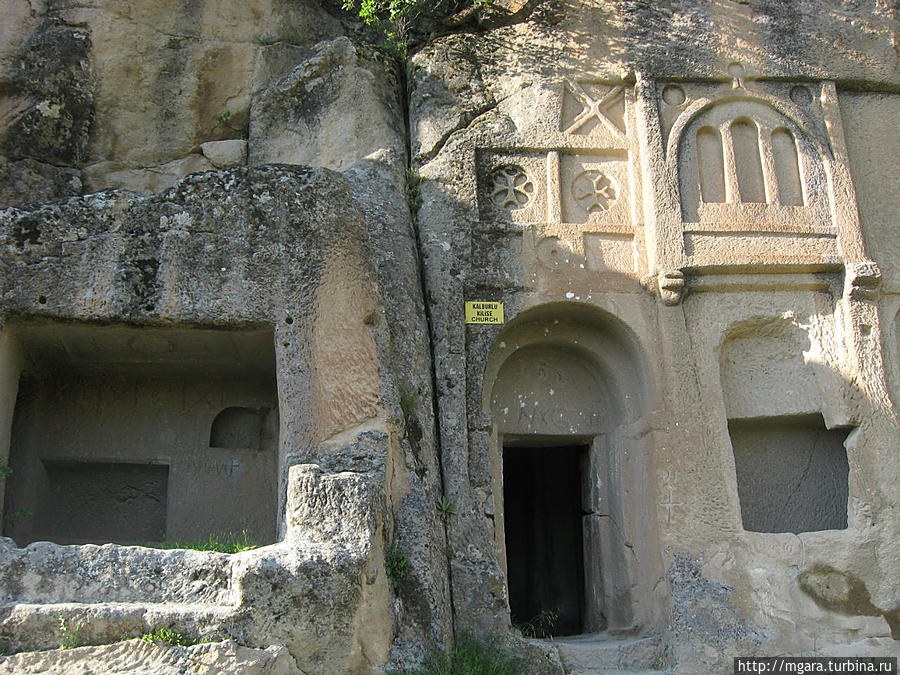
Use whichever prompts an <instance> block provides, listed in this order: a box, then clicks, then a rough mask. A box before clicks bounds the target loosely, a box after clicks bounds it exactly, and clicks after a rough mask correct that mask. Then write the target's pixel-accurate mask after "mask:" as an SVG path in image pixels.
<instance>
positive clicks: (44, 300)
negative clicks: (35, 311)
mask: <svg viewBox="0 0 900 675" xmlns="http://www.w3.org/2000/svg"><path fill="white" fill-rule="evenodd" d="M38 302H39V303H41V304H42V305H46V304H47V296H46V295H42V296H40V297H39V298H38Z"/></svg>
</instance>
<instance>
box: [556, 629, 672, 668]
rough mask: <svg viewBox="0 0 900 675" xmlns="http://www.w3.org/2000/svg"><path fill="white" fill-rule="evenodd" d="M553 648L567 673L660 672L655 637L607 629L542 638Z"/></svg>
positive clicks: (658, 648) (658, 647)
mask: <svg viewBox="0 0 900 675" xmlns="http://www.w3.org/2000/svg"><path fill="white" fill-rule="evenodd" d="M542 642H543V643H544V646H545V647H547V646H550V647H552V648H555V650H556V652H557V654H558V655H559V660H560V662H561V663H562V665H563V666H564V667H565V670H566V673H568V675H607V674H608V673H631V674H632V675H639V674H642V673H661V672H663V671H660V670H656V668H658V667H659V661H660V645H659V640H658V638H655V637H639V636H636V635H631V634H627V635H623V634H614V633H609V632H604V633H592V634H588V635H574V636H571V637H560V638H554V639H553V640H549V641H542Z"/></svg>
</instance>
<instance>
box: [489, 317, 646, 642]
mask: <svg viewBox="0 0 900 675" xmlns="http://www.w3.org/2000/svg"><path fill="white" fill-rule="evenodd" d="M484 382H485V385H484V387H485V388H484V406H485V408H486V410H487V411H489V412H490V413H491V418H492V423H493V433H492V452H493V455H494V462H493V463H494V467H495V468H494V496H495V500H496V501H497V502H498V503H497V509H496V511H497V513H498V514H499V518H498V521H497V523H498V527H497V532H496V544H497V548H498V551H500V552H501V564H502V565H503V566H504V569H505V570H506V573H507V583H508V591H509V603H510V615H511V620H512V622H513V624H517V625H519V626H521V627H524V628H525V630H526V632H530V633H531V634H535V635H538V636H545V637H549V636H554V637H555V636H563V635H574V634H580V633H589V632H595V631H598V630H603V629H605V628H628V627H632V626H633V625H634V598H633V597H632V596H633V587H634V584H635V570H634V563H633V560H632V556H633V546H634V545H633V541H634V540H635V537H638V538H640V537H645V536H646V534H645V533H642V532H636V531H635V529H636V527H637V528H638V529H639V528H640V526H635V525H634V523H635V522H640V521H642V520H646V519H644V518H641V517H638V518H637V521H635V516H636V511H638V510H650V509H649V508H648V506H649V504H647V503H644V504H640V505H636V504H634V500H636V499H637V500H640V496H639V493H640V489H637V490H635V489H633V488H634V487H635V486H636V485H645V484H647V483H648V481H646V480H643V477H642V474H643V472H645V471H646V467H645V465H644V463H643V462H641V461H638V462H637V463H636V464H635V463H634V462H633V461H632V460H634V459H640V457H641V456H643V455H646V452H645V448H644V447H643V446H642V441H640V440H636V439H634V438H632V437H631V436H632V434H630V433H629V432H628V431H627V429H628V427H629V425H630V424H632V423H633V422H634V421H635V420H637V419H639V418H641V417H642V416H643V415H644V414H645V412H646V409H647V399H648V392H647V384H646V383H647V377H646V373H645V369H644V367H643V361H642V358H641V357H640V353H639V350H638V349H637V346H636V340H634V338H633V337H632V336H631V334H630V332H629V331H628V330H627V328H625V326H624V325H623V324H621V322H619V321H617V320H616V319H615V318H613V317H611V316H610V315H609V314H606V313H605V312H602V311H601V310H599V309H597V308H594V307H587V306H583V305H568V304H564V305H546V306H541V307H538V308H535V309H532V310H529V311H528V312H525V313H523V314H522V315H520V316H519V317H517V318H516V319H515V320H513V321H511V322H510V323H509V324H508V325H507V326H506V327H505V329H504V330H503V331H502V332H501V333H500V335H499V336H498V338H497V340H496V342H495V344H494V348H493V350H492V352H491V355H490V357H489V358H488V362H487V367H486V370H485V380H484ZM629 452H630V454H631V458H630V459H629V460H627V461H624V462H623V456H627V455H628V454H629ZM645 501H646V500H645ZM636 507H637V508H636Z"/></svg>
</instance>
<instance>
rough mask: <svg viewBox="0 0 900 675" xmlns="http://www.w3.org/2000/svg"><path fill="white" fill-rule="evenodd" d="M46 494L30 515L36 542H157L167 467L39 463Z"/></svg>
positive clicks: (162, 520) (162, 521)
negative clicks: (34, 519)
mask: <svg viewBox="0 0 900 675" xmlns="http://www.w3.org/2000/svg"><path fill="white" fill-rule="evenodd" d="M43 465H44V470H45V471H46V473H47V489H46V490H45V491H43V492H42V494H41V495H40V496H39V499H40V501H39V502H38V504H37V508H36V511H35V515H36V522H35V532H36V535H37V538H38V539H52V540H53V541H56V542H59V543H65V544H81V543H86V542H95V541H103V540H106V539H107V538H109V539H114V540H116V541H119V542H123V543H124V542H127V541H133V542H134V543H140V542H153V541H161V540H162V539H164V538H165V536H166V493H167V487H168V480H169V467H168V466H164V465H152V464H105V463H94V462H43Z"/></svg>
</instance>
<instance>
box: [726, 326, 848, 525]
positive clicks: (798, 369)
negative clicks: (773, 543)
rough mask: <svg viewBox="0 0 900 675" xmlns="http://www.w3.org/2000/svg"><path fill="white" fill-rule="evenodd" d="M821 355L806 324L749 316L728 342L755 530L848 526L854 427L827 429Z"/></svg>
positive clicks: (732, 429)
mask: <svg viewBox="0 0 900 675" xmlns="http://www.w3.org/2000/svg"><path fill="white" fill-rule="evenodd" d="M816 352H817V347H816V346H814V345H813V343H812V340H811V338H810V335H809V333H807V331H806V329H804V328H802V327H801V326H799V325H797V324H795V323H792V322H791V321H790V320H787V319H770V320H760V321H749V322H747V323H745V324H742V325H740V326H738V327H736V328H735V329H733V330H732V331H731V332H730V333H729V335H728V336H727V337H726V339H725V341H724V343H723V345H722V348H721V352H720V362H719V366H720V374H721V378H722V389H723V393H724V396H725V407H726V411H727V415H728V433H729V437H730V439H731V447H732V450H733V451H734V464H735V473H736V478H737V489H738V498H739V500H740V506H741V520H742V522H743V527H744V529H745V530H747V531H749V532H764V533H765V532H770V533H771V532H793V533H799V532H813V531H820V530H838V529H846V528H847V500H848V491H849V487H848V483H849V472H850V468H849V463H848V460H847V450H846V447H845V442H846V440H847V437H848V435H849V434H850V432H851V430H850V429H848V428H828V427H827V426H826V421H825V416H824V414H823V412H824V407H825V406H824V397H823V396H822V387H823V385H825V386H827V379H826V377H827V375H826V373H825V370H824V367H822V366H819V365H818V364H816V363H815V361H816V356H815V353H816ZM816 368H819V370H820V371H821V372H819V373H817V372H816Z"/></svg>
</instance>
